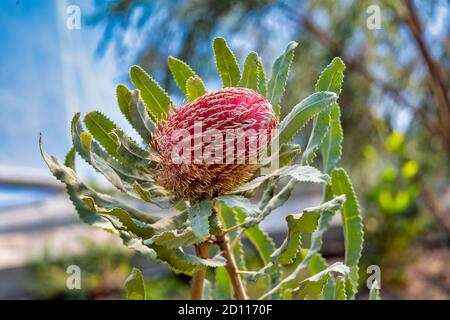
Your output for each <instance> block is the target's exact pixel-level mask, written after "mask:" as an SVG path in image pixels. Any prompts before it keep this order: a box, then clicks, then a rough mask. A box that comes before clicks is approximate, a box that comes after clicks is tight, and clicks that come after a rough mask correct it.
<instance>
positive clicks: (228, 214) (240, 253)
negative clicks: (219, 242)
mask: <svg viewBox="0 0 450 320" xmlns="http://www.w3.org/2000/svg"><path fill="white" fill-rule="evenodd" d="M237 214H238V212H237V211H236V210H234V211H233V210H232V209H231V208H229V207H228V206H227V205H226V204H222V205H221V206H220V215H219V219H220V220H221V224H222V226H223V228H230V227H232V226H234V225H236V224H237V223H238V217H237ZM242 215H243V214H242ZM237 236H238V232H237V230H231V231H230V232H228V237H229V238H230V241H231V242H233V243H234V248H233V255H234V258H235V260H236V265H237V266H238V268H239V269H240V270H246V269H247V267H246V264H245V257H244V246H243V245H242V241H241V239H240V238H239V239H236V237H237Z"/></svg>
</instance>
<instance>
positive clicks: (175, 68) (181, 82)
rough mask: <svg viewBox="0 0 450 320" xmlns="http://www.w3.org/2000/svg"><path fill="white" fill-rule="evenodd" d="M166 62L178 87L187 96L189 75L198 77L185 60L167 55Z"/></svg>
mask: <svg viewBox="0 0 450 320" xmlns="http://www.w3.org/2000/svg"><path fill="white" fill-rule="evenodd" d="M167 64H168V65H169V69H170V72H171V73H172V75H173V78H174V79H175V83H176V84H177V86H178V88H180V90H181V91H182V92H183V93H184V94H185V95H186V96H187V81H188V79H189V78H191V77H197V78H198V79H200V77H198V75H197V74H196V73H195V72H194V71H193V70H192V68H191V67H190V66H189V65H188V64H187V63H186V62H184V61H181V60H180V59H177V58H174V57H169V58H168V59H167ZM200 81H201V79H200ZM205 91H206V90H205Z"/></svg>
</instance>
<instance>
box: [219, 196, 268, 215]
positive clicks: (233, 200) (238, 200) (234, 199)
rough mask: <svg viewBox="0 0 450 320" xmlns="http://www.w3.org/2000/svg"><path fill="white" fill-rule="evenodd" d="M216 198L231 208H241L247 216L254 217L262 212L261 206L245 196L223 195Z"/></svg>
mask: <svg viewBox="0 0 450 320" xmlns="http://www.w3.org/2000/svg"><path fill="white" fill-rule="evenodd" d="M215 200H216V201H218V202H221V203H223V204H225V205H226V206H227V207H228V208H230V209H235V210H240V211H241V212H242V213H243V214H244V215H246V216H251V217H252V216H253V217H254V216H258V215H260V214H261V210H260V209H259V207H258V206H257V205H256V204H253V203H251V202H250V200H249V199H247V198H245V197H243V196H237V195H233V196H221V197H217V198H215Z"/></svg>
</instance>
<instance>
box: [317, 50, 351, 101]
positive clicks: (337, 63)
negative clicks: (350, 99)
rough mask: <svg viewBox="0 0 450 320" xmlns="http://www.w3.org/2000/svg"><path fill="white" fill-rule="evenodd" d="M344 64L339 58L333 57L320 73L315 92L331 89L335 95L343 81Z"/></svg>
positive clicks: (340, 88) (338, 92) (339, 90)
mask: <svg viewBox="0 0 450 320" xmlns="http://www.w3.org/2000/svg"><path fill="white" fill-rule="evenodd" d="M344 71H345V64H344V62H343V61H342V59H341V58H339V57H336V58H334V59H333V60H332V61H331V62H330V64H329V65H328V66H326V67H325V69H324V70H323V71H322V73H321V74H320V77H319V79H318V80H317V82H316V92H318V91H331V92H335V93H336V94H337V95H339V94H340V93H341V90H342V82H343V81H344Z"/></svg>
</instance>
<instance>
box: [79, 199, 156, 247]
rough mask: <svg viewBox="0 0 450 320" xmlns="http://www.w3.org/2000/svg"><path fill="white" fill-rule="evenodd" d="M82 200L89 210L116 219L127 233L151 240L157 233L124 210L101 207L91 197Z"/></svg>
mask: <svg viewBox="0 0 450 320" xmlns="http://www.w3.org/2000/svg"><path fill="white" fill-rule="evenodd" d="M81 200H83V201H84V203H86V205H87V206H88V207H89V209H91V210H92V211H93V212H96V213H98V214H100V215H102V216H104V217H106V218H108V219H109V218H110V217H114V218H116V219H117V220H118V221H119V222H120V223H121V224H122V226H123V227H124V228H125V229H126V230H127V231H129V232H132V233H133V234H135V235H136V236H138V237H140V238H142V239H147V238H150V237H152V236H153V234H154V233H155V230H154V228H153V227H152V226H151V225H149V224H147V223H144V222H142V221H140V220H138V219H134V218H133V217H131V216H130V214H129V213H128V212H127V211H126V210H125V209H123V208H119V207H115V208H108V209H107V208H102V207H99V206H98V204H97V203H96V202H95V201H94V199H93V198H92V197H89V196H81ZM115 225H117V224H115Z"/></svg>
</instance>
